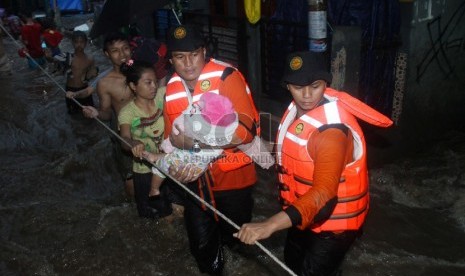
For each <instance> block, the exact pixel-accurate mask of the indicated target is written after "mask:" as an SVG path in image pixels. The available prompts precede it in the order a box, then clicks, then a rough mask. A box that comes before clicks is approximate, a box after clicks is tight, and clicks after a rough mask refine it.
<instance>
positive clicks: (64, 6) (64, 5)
mask: <svg viewBox="0 0 465 276" xmlns="http://www.w3.org/2000/svg"><path fill="white" fill-rule="evenodd" d="M53 2H54V0H50V7H52V8H53ZM57 5H58V7H60V11H82V10H83V9H82V3H81V0H57Z"/></svg>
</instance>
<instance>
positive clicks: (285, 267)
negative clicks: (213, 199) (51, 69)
mask: <svg viewBox="0 0 465 276" xmlns="http://www.w3.org/2000/svg"><path fill="white" fill-rule="evenodd" d="M173 12H174V10H173ZM176 18H177V17H176ZM178 22H179V19H178ZM0 27H1V28H2V29H3V31H5V33H6V34H7V35H8V36H9V37H10V38H11V39H12V40H13V41H14V43H15V44H16V45H17V46H18V49H20V48H21V47H23V46H22V45H21V44H19V43H18V42H17V41H16V40H15V39H14V38H13V36H12V35H11V34H10V33H9V32H8V31H7V30H6V29H5V28H4V26H3V25H2V24H0ZM26 55H27V56H28V57H29V58H30V59H31V60H32V61H33V62H34V63H35V64H36V65H37V66H38V67H39V68H40V69H41V70H42V72H44V73H45V74H46V75H47V76H48V77H49V78H50V79H51V80H52V81H53V82H54V83H55V84H56V85H57V86H58V87H59V88H60V90H62V91H63V92H64V93H66V90H65V89H63V87H62V86H61V85H60V84H59V83H58V82H57V81H56V80H55V79H53V77H52V76H51V75H50V74H49V73H48V72H47V71H46V70H45V69H44V68H42V66H40V64H38V63H37V62H36V61H35V60H34V59H33V58H32V57H31V56H30V55H29V53H26ZM71 100H73V101H74V102H75V103H76V104H77V105H79V106H80V107H81V108H82V107H83V105H82V104H81V103H80V102H78V101H77V100H76V99H74V98H71ZM93 119H95V120H96V121H97V122H98V123H100V124H101V125H102V126H103V127H104V128H106V129H107V130H108V131H109V132H110V133H111V134H113V135H114V136H116V138H118V139H119V140H120V141H121V142H123V143H124V144H126V145H127V146H128V147H129V148H132V145H131V144H130V143H129V142H128V141H126V140H125V139H124V138H123V137H121V136H120V135H119V134H118V133H116V132H115V131H114V130H112V129H111V128H110V127H109V126H107V124H105V123H104V122H103V121H101V120H100V119H99V118H97V117H93ZM144 159H146V161H147V162H148V163H150V164H151V165H152V166H154V167H155V168H157V169H158V170H159V171H161V172H163V174H165V175H166V176H167V177H168V178H170V179H171V180H173V182H175V183H176V184H177V185H178V186H180V187H181V188H182V189H184V190H185V191H186V192H187V193H189V194H190V195H191V196H193V197H194V198H195V199H197V200H198V201H200V202H201V203H202V204H204V205H205V206H207V207H208V208H209V209H210V210H211V211H213V212H214V213H215V214H217V215H218V216H219V217H221V218H222V219H224V220H225V221H226V222H227V223H229V224H230V225H231V226H233V227H234V228H235V229H236V230H239V229H240V227H239V226H238V225H237V224H236V223H234V222H233V221H232V220H231V219H229V218H228V217H226V216H225V215H224V214H223V213H221V212H220V211H218V209H216V208H215V207H213V206H212V205H211V204H210V203H208V202H206V201H205V200H204V199H203V198H201V197H199V196H198V195H196V194H195V193H194V192H192V191H191V190H190V189H189V188H187V186H186V185H184V184H182V183H181V182H179V181H178V180H177V179H175V178H174V177H173V176H171V175H170V174H169V173H167V172H164V171H163V170H162V169H160V168H159V167H158V166H157V165H156V164H155V163H154V162H151V161H150V160H148V159H147V158H144ZM255 244H256V245H257V246H258V247H259V248H260V249H261V250H263V252H265V253H266V254H267V255H268V256H269V257H270V258H271V259H273V260H274V261H275V262H276V263H277V264H279V265H280V266H281V267H282V268H283V269H284V270H286V271H287V272H288V273H289V274H290V275H293V276H297V275H296V274H295V273H294V272H293V271H292V270H291V269H290V268H289V267H287V266H286V265H285V264H284V263H283V262H282V261H281V260H279V259H278V258H277V257H276V256H275V255H273V253H271V251H269V250H268V249H266V248H265V247H264V246H263V245H262V244H261V243H260V242H258V241H255Z"/></svg>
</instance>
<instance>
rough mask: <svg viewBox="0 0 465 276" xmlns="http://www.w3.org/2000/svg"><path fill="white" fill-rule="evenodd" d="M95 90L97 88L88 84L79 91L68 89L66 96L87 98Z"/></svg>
mask: <svg viewBox="0 0 465 276" xmlns="http://www.w3.org/2000/svg"><path fill="white" fill-rule="evenodd" d="M94 90H95V88H94V87H92V86H88V87H86V88H84V89H82V90H79V91H77V92H72V91H66V97H67V98H85V97H87V96H90V95H91V94H92V93H94Z"/></svg>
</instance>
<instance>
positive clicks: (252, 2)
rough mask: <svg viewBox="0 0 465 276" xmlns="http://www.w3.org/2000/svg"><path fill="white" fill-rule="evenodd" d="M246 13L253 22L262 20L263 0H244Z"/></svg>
mask: <svg viewBox="0 0 465 276" xmlns="http://www.w3.org/2000/svg"><path fill="white" fill-rule="evenodd" d="M244 9H245V15H246V16H247V19H248V20H249V22H250V23H251V24H255V23H257V22H258V20H260V16H261V13H260V10H261V0H244Z"/></svg>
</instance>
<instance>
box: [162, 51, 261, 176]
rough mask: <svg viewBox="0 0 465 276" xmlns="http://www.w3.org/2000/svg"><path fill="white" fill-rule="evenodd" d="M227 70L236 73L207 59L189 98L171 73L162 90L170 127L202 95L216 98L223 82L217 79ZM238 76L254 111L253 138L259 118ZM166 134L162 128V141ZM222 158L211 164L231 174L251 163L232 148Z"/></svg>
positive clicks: (258, 128)
mask: <svg viewBox="0 0 465 276" xmlns="http://www.w3.org/2000/svg"><path fill="white" fill-rule="evenodd" d="M228 67H230V68H233V69H234V70H237V69H235V68H234V67H233V66H231V65H230V64H228V63H225V62H222V61H218V60H215V59H210V61H209V62H207V63H206V64H205V67H204V68H203V70H202V72H201V74H200V76H199V78H198V81H197V83H196V85H195V88H194V93H192V94H191V93H190V92H189V90H188V88H187V87H185V86H184V82H183V81H182V79H181V77H179V75H178V74H176V73H175V74H174V75H173V76H172V77H171V79H170V80H169V81H168V84H167V87H166V98H165V99H166V103H165V113H166V115H167V116H168V118H169V120H170V122H171V123H172V122H173V121H174V119H176V118H177V117H178V116H179V115H180V114H181V113H182V112H183V111H184V110H185V109H186V108H187V106H188V105H192V104H193V103H196V102H197V101H198V100H199V99H200V96H201V95H202V94H203V93H206V92H211V93H216V94H219V93H220V91H219V87H220V84H221V83H222V82H223V80H222V79H221V76H222V75H223V72H224V70H225V69H226V68H228ZM239 75H240V76H241V78H242V79H243V80H244V83H245V84H246V92H247V95H248V96H249V99H250V103H251V104H252V106H253V110H254V114H253V116H254V122H255V126H254V127H255V131H256V134H257V135H259V134H260V127H259V115H258V112H257V109H256V108H255V104H254V102H253V98H252V95H251V92H250V89H249V86H248V85H247V83H246V81H245V79H244V77H243V76H242V74H240V73H239ZM251 131H253V130H251ZM170 133H171V126H165V138H166V137H168V135H169V134H170ZM223 155H224V157H223V158H220V159H218V160H217V161H216V162H215V163H216V164H218V166H219V168H220V169H221V170H223V171H225V172H227V171H231V170H235V169H238V168H240V167H243V166H245V165H247V164H250V163H252V159H251V158H250V157H249V156H248V155H246V154H245V153H243V152H242V151H240V150H238V149H236V148H232V149H225V150H224V151H223Z"/></svg>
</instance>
